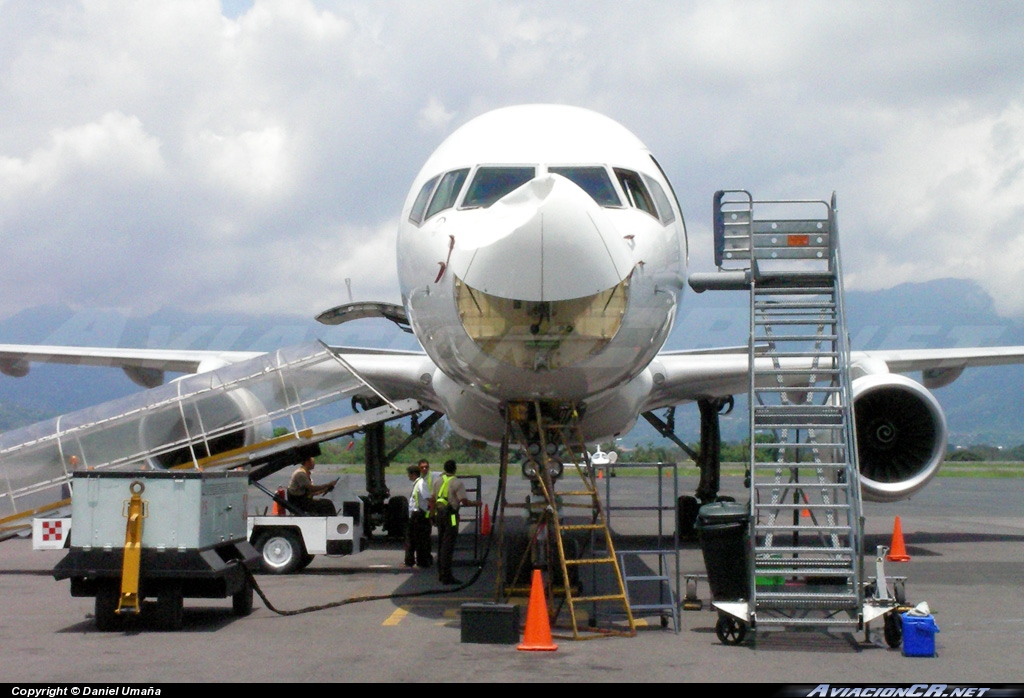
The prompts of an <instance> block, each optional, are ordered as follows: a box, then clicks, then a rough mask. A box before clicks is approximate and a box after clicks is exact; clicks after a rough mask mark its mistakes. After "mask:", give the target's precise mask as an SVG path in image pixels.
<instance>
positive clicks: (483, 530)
mask: <svg viewBox="0 0 1024 698" xmlns="http://www.w3.org/2000/svg"><path fill="white" fill-rule="evenodd" d="M480 535H481V536H489V535H491V510H490V509H488V508H487V505H486V504H484V518H483V520H482V521H481V522H480Z"/></svg>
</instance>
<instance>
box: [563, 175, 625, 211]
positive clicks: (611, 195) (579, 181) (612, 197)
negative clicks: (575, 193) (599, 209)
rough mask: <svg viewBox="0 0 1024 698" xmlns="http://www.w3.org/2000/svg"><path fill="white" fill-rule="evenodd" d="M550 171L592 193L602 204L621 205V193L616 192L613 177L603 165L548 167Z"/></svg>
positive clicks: (599, 203)
mask: <svg viewBox="0 0 1024 698" xmlns="http://www.w3.org/2000/svg"><path fill="white" fill-rule="evenodd" d="M548 172H553V173H555V174H559V175H562V176H563V177H565V178H566V179H568V180H569V181H571V182H572V183H573V184H575V185H576V186H578V187H579V188H580V189H582V190H583V191H585V192H587V193H588V194H590V196H591V198H592V199H594V201H596V202H597V203H598V205H600V206H621V205H622V202H621V201H619V195H618V194H616V193H615V187H613V186H612V180H611V177H609V176H608V171H607V170H605V169H604V168H603V167H583V166H566V167H548Z"/></svg>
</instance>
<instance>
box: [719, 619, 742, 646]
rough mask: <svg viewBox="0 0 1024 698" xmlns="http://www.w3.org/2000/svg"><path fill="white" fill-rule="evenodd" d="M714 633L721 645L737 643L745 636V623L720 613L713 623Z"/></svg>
mask: <svg viewBox="0 0 1024 698" xmlns="http://www.w3.org/2000/svg"><path fill="white" fill-rule="evenodd" d="M715 635H718V639H719V640H721V642H722V644H723V645H738V644H740V643H741V642H743V640H744V638H746V636H747V624H746V623H744V622H743V621H741V620H739V619H737V618H733V617H732V616H727V615H724V614H722V615H720V616H718V622H717V623H715Z"/></svg>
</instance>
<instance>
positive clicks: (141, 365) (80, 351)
mask: <svg viewBox="0 0 1024 698" xmlns="http://www.w3.org/2000/svg"><path fill="white" fill-rule="evenodd" d="M337 349H338V351H341V352H344V353H345V354H402V353H406V352H393V351H390V350H380V349H366V348H362V347H338V348H337ZM263 353H264V352H258V351H217V350H197V349H133V348H126V347H74V346H45V345H35V344H0V373H3V374H6V375H8V376H13V377H16V378H20V377H22V376H24V375H25V374H27V373H28V371H29V367H30V365H31V364H33V363H53V364H70V365H75V366H105V367H111V368H120V369H122V370H123V371H124V372H125V373H126V374H127V375H128V377H129V378H130V379H131V380H132V381H133V382H134V383H135V384H136V385H139V386H141V387H143V388H155V387H156V386H158V385H161V384H162V383H163V382H164V374H165V373H166V372H171V373H205V372H206V371H211V370H214V369H217V368H222V367H224V366H229V365H231V364H236V363H240V362H242V361H248V360H249V359H254V358H256V357H257V356H260V355H261V354H263Z"/></svg>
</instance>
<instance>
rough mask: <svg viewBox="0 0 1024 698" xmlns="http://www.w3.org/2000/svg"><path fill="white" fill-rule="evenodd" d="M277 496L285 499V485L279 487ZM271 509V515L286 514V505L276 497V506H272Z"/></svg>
mask: <svg viewBox="0 0 1024 698" xmlns="http://www.w3.org/2000/svg"><path fill="white" fill-rule="evenodd" d="M277 496H278V497H280V498H281V499H284V497H285V492H284V488H283V487H278V488H277ZM270 511H271V515H272V516H284V513H285V512H284V507H283V506H282V505H281V503H280V502H279V501H277V500H276V499H275V500H274V506H273V507H272V508H271V510H270Z"/></svg>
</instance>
